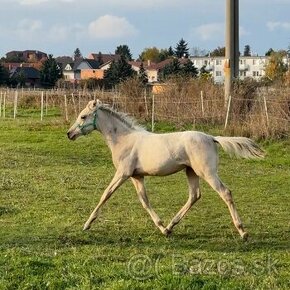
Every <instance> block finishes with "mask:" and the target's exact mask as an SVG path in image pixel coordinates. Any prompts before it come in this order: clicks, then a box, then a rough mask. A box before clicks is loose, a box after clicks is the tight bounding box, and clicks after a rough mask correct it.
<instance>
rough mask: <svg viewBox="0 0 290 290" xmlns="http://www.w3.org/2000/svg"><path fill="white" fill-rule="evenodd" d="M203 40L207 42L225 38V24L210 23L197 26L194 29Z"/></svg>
mask: <svg viewBox="0 0 290 290" xmlns="http://www.w3.org/2000/svg"><path fill="white" fill-rule="evenodd" d="M193 33H194V34H197V35H198V37H199V38H200V39H201V40H204V41H207V40H211V39H217V38H220V37H222V36H224V33H225V25H224V24H223V23H209V24H204V25H200V26H197V27H195V28H194V29H193Z"/></svg>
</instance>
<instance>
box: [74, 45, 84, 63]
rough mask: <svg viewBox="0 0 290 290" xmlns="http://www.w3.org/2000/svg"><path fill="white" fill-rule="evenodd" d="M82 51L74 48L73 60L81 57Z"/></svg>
mask: <svg viewBox="0 0 290 290" xmlns="http://www.w3.org/2000/svg"><path fill="white" fill-rule="evenodd" d="M82 57H83V56H82V53H81V51H80V49H79V48H78V47H77V48H76V50H75V51H74V60H77V59H79V58H82Z"/></svg>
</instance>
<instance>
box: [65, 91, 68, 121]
mask: <svg viewBox="0 0 290 290" xmlns="http://www.w3.org/2000/svg"><path fill="white" fill-rule="evenodd" d="M64 114H65V121H66V122H68V112H67V98H66V95H64Z"/></svg>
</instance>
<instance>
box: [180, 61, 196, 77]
mask: <svg viewBox="0 0 290 290" xmlns="http://www.w3.org/2000/svg"><path fill="white" fill-rule="evenodd" d="M181 74H182V75H184V76H185V77H192V78H195V77H197V75H198V70H197V68H196V67H195V66H194V64H193V63H192V61H191V60H187V62H186V63H185V64H184V65H183V67H182V69H181Z"/></svg>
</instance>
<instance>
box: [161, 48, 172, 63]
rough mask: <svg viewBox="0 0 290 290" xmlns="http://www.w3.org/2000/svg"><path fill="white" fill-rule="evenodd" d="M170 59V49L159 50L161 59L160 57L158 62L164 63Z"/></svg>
mask: <svg viewBox="0 0 290 290" xmlns="http://www.w3.org/2000/svg"><path fill="white" fill-rule="evenodd" d="M169 57H170V55H169V51H168V49H166V48H165V49H163V48H161V49H160V50H159V57H158V62H160V61H163V60H165V59H167V58H169Z"/></svg>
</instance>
